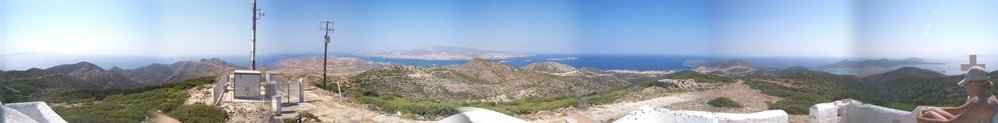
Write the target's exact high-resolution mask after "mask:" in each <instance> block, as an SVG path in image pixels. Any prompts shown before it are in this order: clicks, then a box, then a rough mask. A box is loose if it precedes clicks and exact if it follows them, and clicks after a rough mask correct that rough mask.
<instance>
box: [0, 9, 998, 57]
mask: <svg viewBox="0 0 998 123" xmlns="http://www.w3.org/2000/svg"><path fill="white" fill-rule="evenodd" d="M250 5H251V4H250V1H249V0H217V1H201V0H152V1H139V0H134V1H122V0H87V1H76V0H5V1H2V2H0V36H2V37H0V45H2V46H0V47H2V48H3V49H2V50H0V54H3V55H5V56H11V55H23V54H69V55H132V56H191V55H206V56H211V55H248V48H249V47H250V45H249V37H250V32H249V28H250V27H249V24H250V20H249V18H250V12H249V10H250ZM259 6H260V8H261V9H263V11H264V12H266V13H267V14H266V16H264V17H263V19H261V20H259V27H258V29H259V30H260V31H259V32H258V38H259V39H258V45H259V47H258V51H259V52H258V53H260V54H261V55H270V54H302V53H312V52H313V51H316V50H320V48H322V47H321V36H322V32H321V31H320V30H319V21H325V20H328V21H335V22H336V25H335V28H336V32H335V33H334V34H333V43H332V44H331V48H332V49H331V52H335V53H353V52H375V51H387V50H396V49H408V48H415V47H425V46H431V45H443V46H462V47H472V48H480V49H491V50H503V51H519V52H531V53H559V54H667V55H716V56H777V57H849V56H870V57H932V56H963V55H966V54H971V53H974V54H985V55H987V54H998V49H996V48H993V47H989V46H998V36H996V35H994V34H998V24H996V23H998V14H994V13H998V7H996V6H998V3H996V1H992V0H988V1H942V0H915V1H910V0H904V1H902V0H878V1H862V0H857V1H848V0H832V1H810V0H809V1H797V0H718V1H709V0H542V1H537V0H331V1H319V0H294V1H276V0H261V1H259ZM0 59H3V58H2V57H0Z"/></svg>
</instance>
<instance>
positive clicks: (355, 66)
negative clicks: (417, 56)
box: [274, 56, 388, 80]
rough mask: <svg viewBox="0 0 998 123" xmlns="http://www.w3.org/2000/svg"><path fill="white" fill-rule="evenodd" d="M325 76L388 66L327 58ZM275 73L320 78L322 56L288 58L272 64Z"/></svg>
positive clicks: (343, 74) (338, 75) (351, 74)
mask: <svg viewBox="0 0 998 123" xmlns="http://www.w3.org/2000/svg"><path fill="white" fill-rule="evenodd" d="M326 62H328V65H327V66H326V67H328V68H327V69H328V70H327V71H328V72H327V73H326V74H327V75H328V76H331V77H333V78H339V77H348V76H353V75H356V74H359V73H361V72H364V71H367V70H370V69H373V68H378V67H381V66H385V65H388V63H377V62H372V61H367V60H361V59H357V58H342V57H329V58H328V59H327V61H326ZM274 67H276V70H277V71H280V72H281V73H284V74H287V75H290V76H291V77H293V78H299V77H307V78H310V79H312V80H317V79H316V78H322V56H313V57H300V58H289V59H284V60H281V61H278V62H277V63H275V64H274Z"/></svg>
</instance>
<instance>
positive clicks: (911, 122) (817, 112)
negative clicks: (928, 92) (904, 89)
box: [810, 100, 922, 123]
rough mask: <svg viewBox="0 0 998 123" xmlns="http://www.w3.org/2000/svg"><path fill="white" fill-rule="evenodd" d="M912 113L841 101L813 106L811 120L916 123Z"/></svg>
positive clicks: (827, 122) (853, 122) (833, 122)
mask: <svg viewBox="0 0 998 123" xmlns="http://www.w3.org/2000/svg"><path fill="white" fill-rule="evenodd" d="M919 108H922V107H919ZM919 108H916V109H915V111H918V109H919ZM912 112H914V111H902V110H897V109H891V108H886V107H881V106H877V105H871V104H865V103H862V102H859V101H855V100H840V101H835V102H830V103H820V104H816V105H814V106H811V108H810V118H811V119H810V120H811V123H915V116H916V115H915V114H914V113H912Z"/></svg>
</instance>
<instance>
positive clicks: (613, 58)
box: [0, 54, 998, 75]
mask: <svg viewBox="0 0 998 123" xmlns="http://www.w3.org/2000/svg"><path fill="white" fill-rule="evenodd" d="M332 55H333V56H336V57H355V58H359V59H363V60H370V61H375V62H388V63H393V64H403V65H416V66H427V65H451V64H461V63H464V62H466V61H465V60H418V59H395V58H381V57H366V56H357V55H352V54H332ZM311 56H314V55H311ZM320 56H321V55H320ZM294 57H309V56H300V55H299V56H294V55H268V56H258V57H257V63H258V66H263V67H272V65H273V64H274V63H276V62H277V61H279V60H282V59H287V58H294ZM202 58H219V59H222V60H225V61H228V62H230V63H233V64H236V65H238V66H249V63H250V62H249V57H248V56H238V55H231V56H113V55H53V54H31V55H7V56H0V70H26V69H30V68H42V69H44V68H48V67H52V66H56V65H60V64H73V63H77V62H81V61H87V62H90V63H93V64H96V65H98V66H101V67H102V68H104V69H109V68H111V67H119V68H123V69H134V68H138V67H141V66H146V65H149V64H153V63H160V64H172V63H174V62H177V61H182V60H199V59H202ZM905 58H907V57H898V58H888V59H892V60H899V59H905ZM733 59H742V60H745V61H747V62H749V63H751V64H753V65H755V66H756V67H765V68H786V67H792V66H803V67H808V68H811V69H815V70H821V71H826V72H831V73H840V74H850V73H880V72H886V71H890V70H894V69H897V68H900V67H904V66H899V67H893V68H833V69H822V68H817V67H818V66H821V65H825V64H832V63H835V62H839V61H842V60H853V61H854V60H866V59H880V58H858V57H717V56H693V55H620V54H539V55H534V56H529V57H516V58H509V59H492V60H494V61H499V62H503V63H506V64H510V65H513V66H523V65H527V64H530V63H533V62H545V61H554V62H558V63H563V64H568V65H570V66H573V67H577V68H582V67H592V68H597V69H602V70H639V71H677V70H689V69H692V67H691V66H687V65H684V63H686V62H689V61H707V62H711V61H728V60H733ZM921 59H924V60H925V61H926V62H934V63H941V64H918V65H906V66H910V67H918V68H923V69H929V70H932V71H937V72H940V73H943V74H947V75H957V74H961V72H960V70H959V67H960V64H965V63H968V62H969V61H968V58H967V56H946V57H934V58H921ZM978 63H983V64H989V65H998V56H978Z"/></svg>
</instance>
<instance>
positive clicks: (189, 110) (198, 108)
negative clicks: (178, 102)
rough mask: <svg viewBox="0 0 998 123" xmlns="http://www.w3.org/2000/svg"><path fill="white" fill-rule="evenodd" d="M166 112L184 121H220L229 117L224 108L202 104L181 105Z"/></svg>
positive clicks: (200, 122)
mask: <svg viewBox="0 0 998 123" xmlns="http://www.w3.org/2000/svg"><path fill="white" fill-rule="evenodd" d="M166 114H167V115H170V116H171V117H173V118H176V119H177V120H180V122H184V123H220V122H225V121H226V120H228V119H229V113H228V112H225V110H224V109H222V108H219V107H215V106H209V105H204V104H193V105H183V106H180V107H177V108H176V109H174V110H173V111H170V112H167V113H166Z"/></svg>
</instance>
